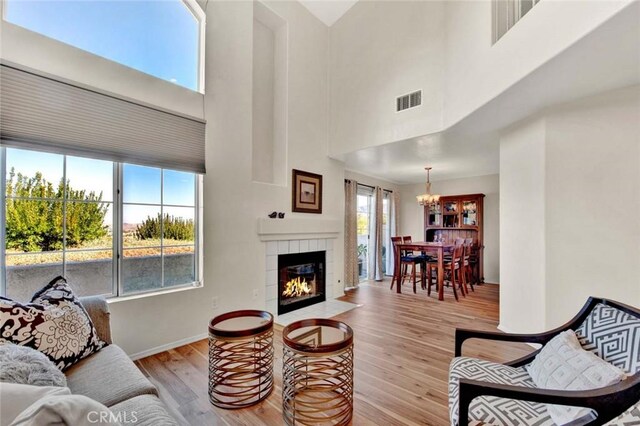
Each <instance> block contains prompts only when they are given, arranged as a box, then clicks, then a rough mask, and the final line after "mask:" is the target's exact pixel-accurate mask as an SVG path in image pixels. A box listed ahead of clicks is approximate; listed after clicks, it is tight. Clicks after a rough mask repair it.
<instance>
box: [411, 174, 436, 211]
mask: <svg viewBox="0 0 640 426" xmlns="http://www.w3.org/2000/svg"><path fill="white" fill-rule="evenodd" d="M424 169H425V170H426V171H427V184H426V189H427V192H426V193H425V194H422V195H418V196H417V197H416V200H417V201H418V204H420V205H421V206H428V205H431V204H435V203H437V202H438V200H440V196H439V195H435V194H432V193H431V182H430V181H429V172H430V171H431V167H425V168H424Z"/></svg>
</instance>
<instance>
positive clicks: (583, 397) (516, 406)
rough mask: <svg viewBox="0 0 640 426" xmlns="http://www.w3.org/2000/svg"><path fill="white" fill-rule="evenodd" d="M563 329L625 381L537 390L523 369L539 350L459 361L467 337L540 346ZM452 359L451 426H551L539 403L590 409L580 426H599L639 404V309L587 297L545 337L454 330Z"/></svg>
mask: <svg viewBox="0 0 640 426" xmlns="http://www.w3.org/2000/svg"><path fill="white" fill-rule="evenodd" d="M568 329H572V330H574V331H575V332H576V335H577V336H578V338H579V340H580V343H581V345H582V347H583V348H584V349H585V350H589V351H592V352H593V353H595V354H596V355H597V356H599V357H600V358H602V359H604V360H605V361H608V362H610V363H611V364H614V365H616V366H617V367H619V368H621V369H622V370H624V371H625V372H626V373H627V375H628V377H627V378H626V379H625V380H623V381H621V382H619V383H617V384H615V385H612V386H607V387H603V388H600V389H594V390H588V391H565V390H551V389H539V388H537V387H535V384H534V383H533V381H532V380H531V378H530V377H529V376H528V374H527V372H526V370H525V369H524V366H525V365H527V364H529V363H530V362H532V361H533V359H534V358H535V356H536V355H537V354H538V352H539V351H540V350H536V351H534V352H532V353H531V354H529V355H527V356H525V357H522V358H520V359H517V360H514V361H511V362H509V363H506V364H494V363H490V362H488V361H481V360H474V359H472V358H463V357H461V354H462V346H463V344H464V342H465V341H466V340H468V339H471V338H478V339H488V340H497V341H508V342H526V343H539V344H542V345H544V344H545V343H547V342H549V341H550V340H551V339H552V338H553V337H555V336H556V335H557V334H559V333H561V332H562V331H565V330H568ZM612 342H615V344H612ZM455 356H456V358H454V360H453V361H452V364H451V370H450V376H449V392H450V395H449V398H450V402H449V405H450V414H451V421H452V425H456V424H459V425H460V426H467V425H468V424H469V422H470V421H472V422H475V423H480V424H493V423H498V424H514V425H515V424H518V425H521V424H522V425H524V424H535V425H545V426H546V425H554V423H553V421H552V420H551V419H550V418H549V416H548V414H547V413H546V406H545V405H544V404H556V405H568V406H579V407H587V408H590V409H591V410H593V411H594V412H595V414H596V415H597V417H595V418H591V419H585V420H584V422H582V423H580V424H581V425H587V424H588V425H590V426H597V425H604V424H606V423H607V422H609V421H610V420H612V419H614V418H615V417H616V416H618V415H620V414H621V413H623V412H624V411H625V410H627V409H629V408H630V407H632V406H633V405H634V404H637V403H638V402H639V400H640V310H639V309H637V308H634V307H631V306H627V305H624V304H621V303H618V302H614V301H611V300H607V299H599V298H594V297H591V298H589V300H588V301H587V303H586V304H585V305H584V307H583V308H582V309H581V310H580V312H579V313H578V314H577V315H576V316H575V317H574V318H573V319H572V320H570V321H569V322H567V323H566V324H564V325H562V326H560V327H558V328H556V329H554V330H551V331H548V332H545V333H538V334H503V333H497V332H481V331H474V330H467V329H457V330H456V334H455ZM639 420H640V419H639Z"/></svg>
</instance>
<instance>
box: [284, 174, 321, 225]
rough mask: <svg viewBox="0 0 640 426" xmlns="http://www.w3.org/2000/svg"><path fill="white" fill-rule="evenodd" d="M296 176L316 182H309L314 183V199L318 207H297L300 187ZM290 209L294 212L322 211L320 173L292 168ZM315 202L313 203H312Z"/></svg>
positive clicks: (319, 212)
mask: <svg viewBox="0 0 640 426" xmlns="http://www.w3.org/2000/svg"><path fill="white" fill-rule="evenodd" d="M298 177H302V178H307V179H310V180H315V181H317V182H311V183H315V185H316V193H315V196H316V200H317V201H318V207H317V208H316V207H308V208H307V207H299V206H296V201H297V200H299V198H300V194H301V192H300V188H299V187H298V184H297V182H298V179H297V178H298ZM291 187H292V190H291V211H293V212H296V213H316V214H321V213H322V175H318V174H315V173H310V172H305V171H302V170H297V169H293V173H292V176H291ZM314 204H315V203H314Z"/></svg>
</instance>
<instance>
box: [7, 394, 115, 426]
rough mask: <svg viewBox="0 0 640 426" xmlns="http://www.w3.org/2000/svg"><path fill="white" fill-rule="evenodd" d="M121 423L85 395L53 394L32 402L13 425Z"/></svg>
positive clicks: (80, 425) (74, 425)
mask: <svg viewBox="0 0 640 426" xmlns="http://www.w3.org/2000/svg"><path fill="white" fill-rule="evenodd" d="M96 424H101V425H112V426H115V425H120V423H119V422H118V421H117V417H116V416H114V415H113V414H112V413H111V411H110V410H109V409H108V408H107V407H105V406H104V405H102V404H100V403H99V402H98V401H94V400H93V399H91V398H89V397H86V396H84V395H51V396H47V397H45V398H42V399H39V400H38V401H36V402H34V403H33V404H31V405H30V406H29V407H28V408H27V409H26V410H24V411H23V412H22V413H20V415H19V416H18V417H17V418H16V419H15V420H14V421H13V423H11V426H41V425H73V426H95V425H96Z"/></svg>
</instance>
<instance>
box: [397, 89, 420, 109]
mask: <svg viewBox="0 0 640 426" xmlns="http://www.w3.org/2000/svg"><path fill="white" fill-rule="evenodd" d="M420 105H422V90H418V91H417V92H413V93H409V94H408V95H404V96H399V97H398V98H396V112H400V111H404V110H405V109H409V108H415V107H417V106H420Z"/></svg>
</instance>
